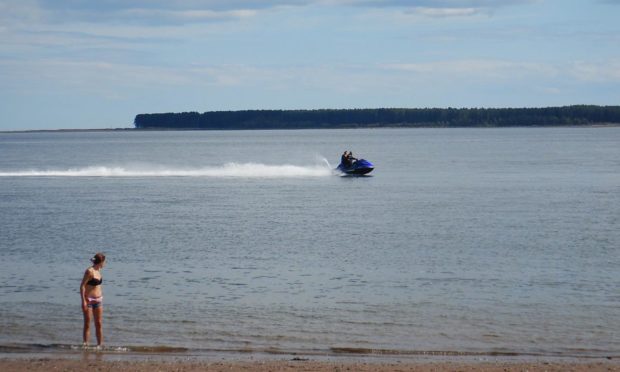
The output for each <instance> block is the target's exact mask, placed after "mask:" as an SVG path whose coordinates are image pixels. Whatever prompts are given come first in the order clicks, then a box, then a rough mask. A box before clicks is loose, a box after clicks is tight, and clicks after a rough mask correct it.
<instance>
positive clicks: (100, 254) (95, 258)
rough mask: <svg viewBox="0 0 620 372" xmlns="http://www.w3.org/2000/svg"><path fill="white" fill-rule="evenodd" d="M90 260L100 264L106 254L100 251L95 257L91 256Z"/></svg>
mask: <svg viewBox="0 0 620 372" xmlns="http://www.w3.org/2000/svg"><path fill="white" fill-rule="evenodd" d="M90 261H91V262H92V263H93V264H95V265H98V264H100V263H102V262H104V261H105V254H103V253H101V252H99V253H97V254H95V257H93V258H91V259H90Z"/></svg>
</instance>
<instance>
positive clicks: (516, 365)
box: [0, 353, 620, 372]
mask: <svg viewBox="0 0 620 372" xmlns="http://www.w3.org/2000/svg"><path fill="white" fill-rule="evenodd" d="M93 369H94V370H105V371H119V372H124V371H138V372H141V371H144V372H146V371H153V370H157V371H186V372H191V371H207V372H210V371H257V372H267V371H318V372H321V371H359V372H370V371H377V372H389V371H435V372H448V371H485V372H491V371H492V372H495V371H497V372H500V371H501V372H511V371H558V372H559V371H575V372H585V371H620V361H619V360H617V359H616V360H599V359H597V360H589V359H588V360H585V359H576V360H531V361H528V360H504V359H503V358H498V359H485V360H462V359H453V360H433V359H427V358H420V359H414V360H401V359H389V360H385V359H383V360H367V359H354V358H351V359H349V358H346V359H329V360H322V359H310V358H299V357H296V358H292V359H274V358H268V359H262V358H256V359H253V357H247V358H237V359H222V358H218V357H215V356H214V357H211V358H208V359H192V358H187V357H175V358H174V359H158V358H157V357H156V356H155V357H154V356H152V355H151V356H138V357H137V358H136V359H120V360H119V359H115V358H108V356H107V355H105V354H104V355H100V354H98V353H84V354H80V355H75V356H73V357H68V356H51V357H50V356H45V357H39V358H37V357H33V356H31V355H29V356H27V357H25V358H5V357H3V356H0V370H3V371H16V372H19V371H35V372H38V371H41V372H47V371H49V370H62V371H85V372H86V371H88V372H91V371H92V370H93Z"/></svg>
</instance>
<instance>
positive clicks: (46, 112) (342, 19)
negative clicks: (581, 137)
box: [0, 0, 620, 131]
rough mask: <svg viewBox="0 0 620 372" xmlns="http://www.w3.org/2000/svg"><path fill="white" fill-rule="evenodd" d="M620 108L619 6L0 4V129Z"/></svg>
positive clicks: (521, 1) (216, 0)
mask: <svg viewBox="0 0 620 372" xmlns="http://www.w3.org/2000/svg"><path fill="white" fill-rule="evenodd" d="M572 104H597V105H617V104H620V0H264V1H259V0H185V1H181V0H0V131H2V130H36V129H90V128H130V127H133V119H134V117H135V116H136V115H137V114H140V113H158V112H186V111H196V112H205V111H220V110H247V109H320V108H382V107H399V108H421V107H546V106H563V105H572Z"/></svg>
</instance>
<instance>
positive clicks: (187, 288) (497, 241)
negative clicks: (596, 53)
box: [0, 128, 620, 356]
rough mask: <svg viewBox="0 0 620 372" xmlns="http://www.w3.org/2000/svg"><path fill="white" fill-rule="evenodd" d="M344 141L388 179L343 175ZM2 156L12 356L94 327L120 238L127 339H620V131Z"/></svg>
mask: <svg viewBox="0 0 620 372" xmlns="http://www.w3.org/2000/svg"><path fill="white" fill-rule="evenodd" d="M345 149H351V150H353V152H354V154H355V155H357V156H361V157H364V158H366V159H368V160H370V161H372V162H374V163H375V164H376V167H377V168H376V170H375V171H374V172H373V173H371V175H372V177H358V178H348V177H340V176H337V175H333V174H332V172H331V171H330V168H331V167H334V166H335V165H337V162H338V160H339V156H340V154H341V153H342V151H344V150H345ZM0 155H1V156H0V211H1V212H0V352H2V351H3V350H4V352H7V351H11V350H13V351H14V350H17V349H20V348H24V349H25V350H31V349H32V348H33V347H34V345H35V344H36V345H41V346H43V347H50V348H55V347H58V348H67V347H69V348H70V347H71V345H77V344H80V343H81V327H82V314H81V310H80V300H79V288H78V287H79V283H80V280H81V277H82V274H83V272H84V270H85V269H86V267H87V266H88V264H89V261H88V259H89V258H90V257H92V255H93V254H94V253H95V252H97V251H104V252H105V253H106V254H107V256H108V266H107V267H106V268H105V269H104V272H103V275H104V296H105V305H104V306H105V321H104V326H105V335H106V344H107V345H110V346H111V347H120V348H121V349H119V350H124V348H127V349H129V350H131V349H132V348H133V349H134V350H149V348H151V347H179V348H186V349H188V352H192V353H207V352H213V351H220V352H221V351H224V352H226V351H230V352H233V353H235V352H239V351H256V352H269V353H279V352H283V353H293V352H300V353H307V354H313V353H317V354H331V355H334V354H335V355H338V354H339V353H341V352H346V351H349V352H351V351H355V352H359V353H365V352H366V353H370V352H371V350H375V352H377V350H382V351H385V352H389V353H401V354H405V355H406V354H408V353H410V354H416V353H421V352H425V351H445V352H447V353H464V354H476V353H482V354H491V353H504V352H505V353H517V354H534V355H543V356H563V355H566V356H608V355H613V356H619V354H620V128H563V129H560V128H544V129H543V128H529V129H525V128H514V129H402V130H401V129H398V130H397V129H381V130H313V131H231V132H126V133H123V132H84V133H15V134H0ZM129 345H131V346H129ZM141 348H142V349H141Z"/></svg>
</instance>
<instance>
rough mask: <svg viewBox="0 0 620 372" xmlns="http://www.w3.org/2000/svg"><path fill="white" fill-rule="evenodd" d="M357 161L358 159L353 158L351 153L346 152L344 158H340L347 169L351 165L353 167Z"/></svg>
mask: <svg viewBox="0 0 620 372" xmlns="http://www.w3.org/2000/svg"><path fill="white" fill-rule="evenodd" d="M356 161H357V158H354V157H353V153H352V152H351V151H345V152H344V153H343V154H342V156H341V157H340V162H341V163H342V164H343V165H344V166H345V167H350V166H351V165H353V163H354V162H356Z"/></svg>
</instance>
